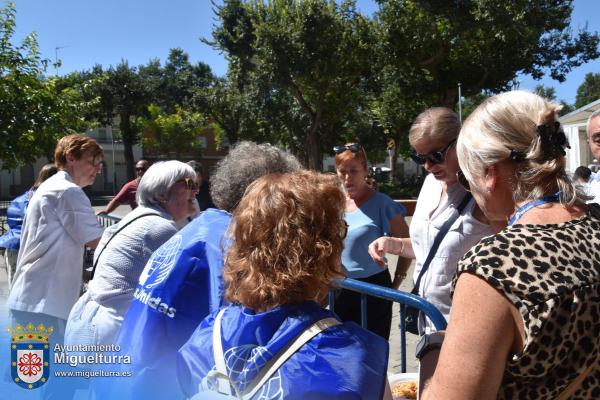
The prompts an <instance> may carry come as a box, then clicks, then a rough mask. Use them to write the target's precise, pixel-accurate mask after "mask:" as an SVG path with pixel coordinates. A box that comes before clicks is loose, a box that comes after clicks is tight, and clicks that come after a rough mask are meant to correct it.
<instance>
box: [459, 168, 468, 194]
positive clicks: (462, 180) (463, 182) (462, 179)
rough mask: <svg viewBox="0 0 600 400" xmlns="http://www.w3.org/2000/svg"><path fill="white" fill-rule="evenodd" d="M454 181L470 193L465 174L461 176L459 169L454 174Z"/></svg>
mask: <svg viewBox="0 0 600 400" xmlns="http://www.w3.org/2000/svg"><path fill="white" fill-rule="evenodd" d="M456 179H457V180H458V184H459V185H460V186H462V187H463V188H464V189H465V190H466V191H467V192H470V191H471V185H470V184H469V181H468V180H467V177H466V176H465V174H463V172H462V171H461V170H460V169H459V170H458V171H457V172H456Z"/></svg>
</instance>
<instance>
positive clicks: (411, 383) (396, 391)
mask: <svg viewBox="0 0 600 400" xmlns="http://www.w3.org/2000/svg"><path fill="white" fill-rule="evenodd" d="M388 379H389V381H390V388H391V389H392V397H393V398H394V400H407V399H410V400H412V399H416V398H417V391H418V388H419V374H417V373H406V374H394V375H390V376H389V377H388Z"/></svg>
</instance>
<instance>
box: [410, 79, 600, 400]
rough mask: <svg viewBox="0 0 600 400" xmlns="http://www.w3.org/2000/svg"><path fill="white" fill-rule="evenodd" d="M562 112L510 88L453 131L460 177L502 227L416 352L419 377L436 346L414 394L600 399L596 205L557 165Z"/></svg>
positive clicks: (461, 277)
mask: <svg viewBox="0 0 600 400" xmlns="http://www.w3.org/2000/svg"><path fill="white" fill-rule="evenodd" d="M559 110H560V106H559V105H558V104H554V103H551V102H549V101H548V100H546V99H543V98H542V97H540V96H538V95H536V94H533V93H530V92H526V91H512V92H508V93H503V94H500V95H497V96H494V97H491V98H489V99H487V100H486V101H485V102H483V103H482V104H481V105H480V106H479V107H477V109H476V110H475V111H474V112H473V113H472V114H471V115H470V116H469V118H468V119H467V120H466V122H465V124H464V126H463V128H462V130H461V132H460V135H459V137H458V144H457V153H458V160H459V164H460V167H461V171H462V172H460V171H459V174H458V180H459V183H461V184H462V185H463V186H465V188H466V189H467V190H470V191H471V192H472V193H473V197H474V198H475V200H476V201H477V203H478V204H479V206H480V207H481V209H482V210H483V212H484V213H485V215H486V216H487V218H488V219H489V220H490V221H498V222H503V223H506V221H508V226H507V227H506V228H504V229H503V230H502V231H501V232H499V233H497V234H495V235H493V236H489V237H487V238H485V239H483V240H481V241H480V242H479V243H478V244H477V245H476V246H475V247H473V248H472V249H471V250H470V251H469V252H468V253H467V254H466V255H465V256H464V257H463V259H462V260H461V261H460V262H459V264H458V272H457V274H458V278H457V280H456V281H455V283H454V296H453V305H452V311H451V314H450V322H449V324H448V330H447V331H446V333H445V336H444V335H443V334H442V332H436V333H434V334H432V335H431V336H426V337H425V338H424V341H423V342H422V344H423V345H422V346H420V347H419V349H420V351H418V355H419V356H420V357H421V371H422V372H423V371H426V370H428V368H424V366H426V365H428V364H429V363H430V361H432V362H434V361H435V360H436V359H437V356H436V353H437V352H438V351H439V348H440V345H441V352H440V354H439V362H438V363H437V368H436V369H435V373H434V375H433V378H432V379H431V384H430V385H427V387H426V388H425V391H424V393H421V396H420V398H421V399H447V400H452V399H461V400H464V399H478V400H485V399H555V400H557V399H560V400H563V399H570V398H573V399H598V398H600V363H599V356H600V341H599V340H598V337H599V336H598V334H599V333H600V318H598V316H599V315H600V301H599V299H600V210H599V208H598V206H597V205H595V204H588V205H586V204H585V195H584V194H583V193H582V192H581V191H580V189H578V188H577V187H576V186H575V185H574V184H573V182H572V181H571V180H570V179H569V177H568V176H567V173H566V172H565V164H566V157H565V155H566V152H565V147H568V145H569V144H568V142H567V138H566V136H565V133H564V131H563V129H562V128H561V126H560V123H559V122H558V111H559ZM442 339H443V345H442V344H441V343H442ZM429 350H431V351H429ZM434 350H435V351H434ZM422 381H423V380H422Z"/></svg>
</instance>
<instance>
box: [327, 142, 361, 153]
mask: <svg viewBox="0 0 600 400" xmlns="http://www.w3.org/2000/svg"><path fill="white" fill-rule="evenodd" d="M361 149H362V146H361V145H360V144H358V143H352V144H347V145H345V146H335V147H334V148H333V152H334V153H335V154H341V153H343V152H345V151H346V150H350V151H351V152H353V153H358V152H359V151H360V150H361Z"/></svg>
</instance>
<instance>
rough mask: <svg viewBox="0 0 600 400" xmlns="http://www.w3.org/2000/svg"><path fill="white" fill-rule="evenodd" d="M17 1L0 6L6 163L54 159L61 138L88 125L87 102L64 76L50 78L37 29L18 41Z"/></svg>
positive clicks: (1, 142)
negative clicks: (36, 32)
mask: <svg viewBox="0 0 600 400" xmlns="http://www.w3.org/2000/svg"><path fill="white" fill-rule="evenodd" d="M15 14H16V11H15V6H14V4H13V3H8V4H7V5H6V7H5V8H0V159H1V160H2V168H5V169H11V168H14V167H16V166H18V165H23V164H26V163H32V162H34V161H35V160H36V159H37V158H38V157H41V156H45V157H46V158H47V159H48V160H52V159H53V151H54V147H55V146H56V142H57V140H58V138H60V137H61V136H64V135H66V134H69V133H74V132H77V131H81V130H83V129H85V126H86V124H85V123H84V121H83V119H82V118H81V115H82V114H84V113H85V112H86V107H87V105H88V104H87V103H86V102H85V101H84V100H83V99H82V97H81V96H80V95H79V93H78V92H77V91H76V90H72V89H71V88H70V87H69V85H66V84H65V82H66V80H64V79H61V78H51V79H46V78H44V77H43V74H44V72H45V70H46V66H47V65H48V63H49V61H48V60H45V59H42V58H41V57H40V53H39V50H38V44H37V37H36V35H35V33H32V34H30V35H28V36H27V37H26V38H25V39H24V40H23V42H22V43H21V44H20V45H16V46H15V45H13V44H12V39H13V35H14V29H15V24H16V18H15Z"/></svg>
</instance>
